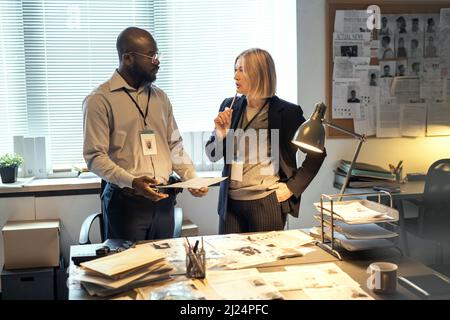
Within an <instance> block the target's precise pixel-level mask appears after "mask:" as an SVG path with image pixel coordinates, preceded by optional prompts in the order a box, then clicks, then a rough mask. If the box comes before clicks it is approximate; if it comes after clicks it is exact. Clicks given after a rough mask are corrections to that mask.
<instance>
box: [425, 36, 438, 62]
mask: <svg viewBox="0 0 450 320" xmlns="http://www.w3.org/2000/svg"><path fill="white" fill-rule="evenodd" d="M437 56H438V55H437V48H436V46H435V45H434V38H433V37H431V36H430V37H428V45H427V46H426V48H425V58H436V57H437Z"/></svg>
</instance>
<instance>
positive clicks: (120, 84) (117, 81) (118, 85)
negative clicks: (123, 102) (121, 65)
mask: <svg viewBox="0 0 450 320" xmlns="http://www.w3.org/2000/svg"><path fill="white" fill-rule="evenodd" d="M146 87H147V86H141V87H139V89H138V90H136V89H135V88H133V87H132V86H130V85H129V84H128V83H127V82H126V81H125V79H124V78H123V77H122V76H121V75H120V73H119V72H118V71H117V69H116V71H114V73H113V75H112V76H111V79H109V90H110V91H111V92H113V91H117V90H122V88H125V89H127V90H128V91H130V92H136V91H137V92H138V94H139V93H141V92H142V91H143V90H144V89H145V88H146Z"/></svg>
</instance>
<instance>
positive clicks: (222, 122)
mask: <svg viewBox="0 0 450 320" xmlns="http://www.w3.org/2000/svg"><path fill="white" fill-rule="evenodd" d="M232 114H233V109H230V108H228V107H227V108H225V110H224V111H222V112H219V114H218V115H217V117H216V118H215V119H214V124H215V128H216V135H217V137H218V138H220V139H223V138H225V136H226V135H227V131H228V129H230V126H231V115H232Z"/></svg>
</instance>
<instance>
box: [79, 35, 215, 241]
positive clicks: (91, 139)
mask: <svg viewBox="0 0 450 320" xmlns="http://www.w3.org/2000/svg"><path fill="white" fill-rule="evenodd" d="M116 47H117V53H118V55H119V68H118V69H116V71H115V72H114V74H113V75H112V77H111V78H110V79H109V80H108V81H106V82H105V83H103V84H101V85H100V86H99V87H97V88H96V89H94V90H93V91H92V92H91V94H89V95H88V96H87V97H86V98H85V100H84V102H83V114H84V146H83V155H84V158H85V160H86V163H87V166H88V168H89V170H90V171H92V172H94V173H95V174H97V175H98V176H99V177H101V178H102V179H103V180H105V181H106V182H107V184H106V187H105V189H104V191H103V194H102V211H103V217H104V223H105V236H106V238H120V239H127V240H133V241H137V240H145V239H163V238H171V237H172V236H173V230H174V205H175V193H174V192H167V193H161V192H159V191H158V189H156V188H155V186H156V185H158V184H167V183H168V182H169V176H170V175H171V174H172V173H173V171H175V172H176V173H177V174H178V175H180V176H181V178H182V179H190V178H193V177H195V176H196V173H195V169H194V166H193V164H192V161H191V160H190V158H189V156H188V155H187V154H186V153H185V152H184V149H183V145H182V139H181V137H180V136H179V134H177V133H178V128H177V124H176V122H175V119H174V116H173V110H172V105H171V103H170V101H169V98H168V97H167V95H166V94H165V93H164V92H163V91H162V90H161V89H159V88H158V87H156V86H154V85H152V83H153V82H154V81H155V80H156V73H157V72H158V69H159V63H160V62H159V58H160V55H159V53H158V47H157V44H156V41H155V40H154V39H153V37H152V36H151V34H150V33H149V32H147V31H145V30H143V29H139V28H135V27H130V28H127V29H125V30H123V31H122V32H121V33H120V34H119V36H118V38H117V43H116ZM147 141H150V144H148V143H147ZM163 190H172V189H163ZM189 191H190V192H191V193H192V195H194V196H196V197H201V196H204V195H205V194H206V193H207V191H208V189H207V188H202V189H195V190H194V189H189Z"/></svg>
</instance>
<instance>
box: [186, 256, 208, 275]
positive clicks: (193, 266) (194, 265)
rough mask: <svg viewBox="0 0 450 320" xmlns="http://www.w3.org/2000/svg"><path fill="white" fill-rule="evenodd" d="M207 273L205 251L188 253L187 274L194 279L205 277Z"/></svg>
mask: <svg viewBox="0 0 450 320" xmlns="http://www.w3.org/2000/svg"><path fill="white" fill-rule="evenodd" d="M205 275H206V260H205V251H200V252H197V253H194V252H191V253H186V276H187V277H188V278H192V279H204V278H205Z"/></svg>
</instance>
